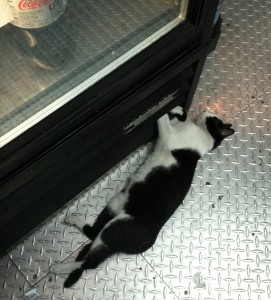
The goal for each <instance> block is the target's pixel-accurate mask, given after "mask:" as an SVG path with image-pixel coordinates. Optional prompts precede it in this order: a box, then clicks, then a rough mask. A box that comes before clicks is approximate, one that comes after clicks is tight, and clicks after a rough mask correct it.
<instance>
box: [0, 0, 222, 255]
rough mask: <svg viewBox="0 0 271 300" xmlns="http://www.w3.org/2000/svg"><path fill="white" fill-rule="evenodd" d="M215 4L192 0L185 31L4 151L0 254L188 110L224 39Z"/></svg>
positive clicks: (0, 161)
mask: <svg viewBox="0 0 271 300" xmlns="http://www.w3.org/2000/svg"><path fill="white" fill-rule="evenodd" d="M217 4H218V1H206V0H190V4H189V9H188V18H187V20H186V21H185V22H184V23H182V24H180V25H179V26H177V27H176V28H175V29H173V30H172V31H171V32H169V33H168V34H167V35H165V36H164V37H162V38H161V39H159V40H158V41H157V42H155V43H154V44H152V45H151V46H149V47H148V48H147V49H145V50H143V51H142V52H141V53H140V54H138V55H137V56H135V57H134V58H132V59H131V60H129V61H128V62H126V63H125V64H124V65H122V66H121V67H119V68H118V69H117V70H115V71H113V72H112V73H111V74H109V75H108V76H107V77H105V78H104V79H102V80H100V81H99V82H97V83H96V84H95V85H94V86H92V87H90V88H89V89H88V90H86V91H85V92H83V93H82V94H80V95H79V96H77V97H76V98H75V99H73V100H72V101H70V102H69V103H67V104H66V105H65V106H63V107H61V108H60V109H58V110H57V111H55V112H54V113H52V114H51V115H50V116H48V117H46V118H45V119H44V120H42V121H41V122H39V123H38V124H37V125H35V126H33V127H32V128H30V129H29V130H28V131H27V132H25V133H23V134H22V135H21V136H19V137H18V138H16V139H14V140H13V141H11V142H10V143H9V144H7V145H6V146H4V147H3V148H2V149H1V150H0V235H1V236H2V237H4V238H2V240H1V243H0V253H4V252H5V251H6V250H7V249H8V248H9V247H10V246H11V245H13V244H14V243H16V242H17V240H18V239H19V238H21V237H22V236H23V235H25V234H26V233H27V232H29V231H30V230H31V229H33V227H34V226H37V225H38V224H39V223H40V222H41V221H43V220H44V219H45V218H47V217H48V216H49V215H50V214H52V213H53V212H55V211H56V210H58V209H59V208H60V207H61V206H63V204H64V203H66V202H67V201H68V200H70V199H71V198H72V197H73V196H75V195H76V194H77V193H78V192H80V191H81V190H82V189H84V188H86V187H87V186H88V185H89V184H90V183H91V182H93V181H94V180H95V179H96V178H98V177H99V176H101V175H102V174H103V173H104V172H105V171H107V170H108V169H109V168H111V167H112V166H114V165H115V164H116V163H117V162H118V161H120V160H121V159H122V158H124V157H125V156H126V155H128V154H129V153H131V151H133V150H134V149H135V148H136V147H138V146H139V145H141V144H143V143H145V142H147V141H149V140H150V139H152V138H153V137H154V136H155V134H156V125H155V123H156V122H155V121H156V120H157V118H158V117H160V116H161V115H162V114H164V113H166V112H167V111H168V110H169V109H171V108H172V107H174V106H175V105H177V104H180V103H182V104H183V105H185V106H186V108H187V109H188V108H189V107H190V104H191V101H192V98H193V95H194V91H195V88H196V85H197V83H198V80H199V77H200V74H201V71H202V68H203V65H204V62H205V59H206V56H207V54H208V53H209V52H210V50H211V49H213V48H214V46H215V44H216V41H217V37H218V36H219V33H220V25H221V24H220V23H218V24H217V25H216V28H215V29H214V28H213V19H214V16H215V12H216V8H217ZM127 74H128V76H127ZM105 87H106V88H105ZM166 97H169V98H168V100H167V101H166V102H165V98H166ZM163 101H164V103H165V104H163V105H161V104H159V103H161V102H163ZM154 107H157V109H153V108H154ZM149 111H151V112H152V113H151V114H149V113H148V112H149ZM144 114H147V115H149V117H148V118H146V120H144V119H143V120H144V122H143V123H142V124H140V125H139V126H138V127H133V126H128V125H127V124H130V123H131V122H132V120H135V119H137V118H139V116H140V115H144ZM127 128H129V130H127ZM128 131H129V132H128ZM7 232H9V234H6V233H7Z"/></svg>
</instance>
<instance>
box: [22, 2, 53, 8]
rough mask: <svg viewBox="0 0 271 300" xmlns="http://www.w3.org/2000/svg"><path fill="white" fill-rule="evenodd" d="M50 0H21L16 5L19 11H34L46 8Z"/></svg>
mask: <svg viewBox="0 0 271 300" xmlns="http://www.w3.org/2000/svg"><path fill="white" fill-rule="evenodd" d="M51 2H52V0H22V1H20V2H19V4H18V8H19V9H20V10H29V9H36V8H40V7H43V6H47V5H49V4H50V3H51Z"/></svg>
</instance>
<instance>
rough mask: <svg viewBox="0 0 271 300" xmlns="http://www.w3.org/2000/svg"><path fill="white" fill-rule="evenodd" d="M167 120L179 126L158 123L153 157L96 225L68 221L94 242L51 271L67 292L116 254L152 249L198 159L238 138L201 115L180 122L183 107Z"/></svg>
mask: <svg viewBox="0 0 271 300" xmlns="http://www.w3.org/2000/svg"><path fill="white" fill-rule="evenodd" d="M169 116H170V117H171V118H172V119H173V120H172V121H171V122H173V123H174V122H175V123H176V124H175V125H172V124H171V123H170V120H169V117H168V115H166V116H163V117H162V118H161V119H159V121H158V128H159V139H158V142H157V144H156V146H155V148H154V151H153V153H152V154H151V155H150V157H149V158H148V159H147V160H146V162H145V163H144V164H143V166H142V167H141V168H140V169H139V171H138V172H137V173H136V174H134V175H132V177H131V179H130V181H129V182H128V184H127V186H126V188H125V189H124V190H122V191H121V192H120V193H119V194H118V195H116V196H115V197H114V198H113V199H112V200H111V201H110V202H109V203H108V205H107V206H106V207H105V208H104V210H103V211H102V212H101V214H100V215H99V216H98V217H97V220H96V221H95V223H94V225H93V226H90V225H88V224H83V223H82V220H81V221H80V220H77V219H76V218H75V217H72V216H71V217H68V218H67V223H69V224H71V225H74V226H77V227H78V228H79V229H80V230H82V231H83V232H84V233H85V235H86V236H87V237H88V238H89V239H90V240H91V241H93V242H92V243H90V244H88V245H87V246H85V247H84V248H83V250H82V251H81V252H80V253H79V255H78V257H77V260H76V262H73V263H70V264H57V265H53V266H52V267H51V270H52V272H54V273H57V274H60V273H66V272H69V273H70V275H69V276H68V278H67V279H66V281H65V283H64V286H65V287H70V286H72V285H73V284H74V283H75V282H76V281H77V280H78V279H79V278H80V276H81V275H82V272H83V271H84V270H85V269H93V268H96V267H97V266H98V265H99V264H100V263H101V262H102V261H104V260H105V259H106V258H107V257H108V256H110V255H112V254H114V253H117V252H124V253H128V254H136V253H141V252H143V251H146V250H147V249H149V248H150V247H151V246H152V245H153V244H154V242H155V240H156V238H157V235H158V233H159V231H160V230H161V228H162V226H163V225H164V224H165V222H166V221H167V220H168V219H169V218H170V217H171V216H172V214H173V213H174V211H175V210H176V209H177V208H178V206H179V205H180V204H182V202H183V199H184V198H185V196H186V194H187V192H188V190H189V188H190V186H191V183H192V180H193V176H194V172H195V169H196V165H197V162H198V160H199V158H200V157H201V156H203V155H204V154H205V153H206V152H208V151H209V150H211V149H213V148H215V147H217V146H218V145H219V144H220V143H221V141H222V140H223V139H224V138H225V137H227V136H229V135H231V134H233V133H234V130H233V129H232V128H230V127H231V125H230V124H224V123H223V122H222V121H221V120H219V119H218V118H217V117H216V116H214V115H211V114H209V113H203V114H201V115H200V116H199V117H198V119H197V121H196V124H194V123H191V122H184V123H182V122H180V121H184V120H185V118H186V114H184V113H183V111H182V109H181V108H180V107H177V108H175V109H174V110H173V111H172V112H171V113H170V114H169ZM177 119H178V120H179V122H177ZM182 139H183V140H182Z"/></svg>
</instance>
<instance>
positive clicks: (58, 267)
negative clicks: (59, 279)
mask: <svg viewBox="0 0 271 300" xmlns="http://www.w3.org/2000/svg"><path fill="white" fill-rule="evenodd" d="M50 272H51V273H54V274H56V275H59V274H65V273H66V272H65V268H64V267H63V264H54V265H51V267H50Z"/></svg>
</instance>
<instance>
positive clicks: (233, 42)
mask: <svg viewBox="0 0 271 300" xmlns="http://www.w3.org/2000/svg"><path fill="white" fill-rule="evenodd" d="M270 11H271V2H270V1H262V2H261V4H259V2H257V1H249V2H248V1H237V0H229V1H226V2H225V4H224V12H223V17H224V26H223V33H222V36H221V39H220V41H219V44H218V47H217V49H216V51H214V52H213V53H211V54H210V56H209V58H208V60H207V63H206V65H205V69H204V72H203V74H202V77H201V80H200V83H199V86H198V89H197V92H196V95H195V102H194V104H193V107H192V109H191V114H192V115H194V114H196V113H197V112H198V111H199V110H202V109H204V108H205V107H208V108H209V109H212V110H214V111H216V112H217V113H219V114H220V115H222V116H223V117H224V118H225V119H227V120H231V121H232V122H233V124H234V128H235V129H236V134H235V135H233V136H231V137H230V139H228V140H227V141H224V142H223V144H222V146H220V147H219V148H218V149H217V150H216V151H214V152H212V153H209V154H208V155H206V156H205V157H204V158H203V159H202V160H201V161H200V163H199V164H198V167H197V170H196V174H195V178H194V181H193V184H192V187H191V189H190V192H189V194H188V195H187V197H186V199H185V201H184V205H183V206H181V207H180V208H179V209H178V210H177V211H176V213H175V214H174V216H172V218H171V219H170V220H169V221H168V222H167V223H166V224H165V226H164V227H163V229H162V231H161V232H160V235H159V237H158V239H157V242H156V244H155V245H154V246H153V248H152V249H150V250H148V251H147V252H145V253H144V254H143V255H134V256H131V255H130V256H127V255H124V254H120V255H117V256H112V257H111V258H110V259H108V260H107V261H105V262H104V263H103V264H102V265H101V266H99V267H98V268H97V269H96V270H93V271H89V272H86V273H84V275H83V277H82V279H80V281H79V282H78V284H76V286H75V287H74V288H73V289H68V290H63V288H62V286H63V285H62V284H63V281H64V277H61V276H59V277H55V276H53V275H52V274H50V273H49V265H50V264H51V263H53V262H59V261H63V260H66V259H70V258H71V257H72V256H74V255H76V251H78V249H79V248H80V247H81V246H82V244H83V243H85V242H86V239H85V237H84V236H82V235H81V234H80V233H79V232H78V231H77V230H76V229H74V228H71V227H67V226H66V225H65V224H64V223H63V219H64V216H65V214H66V213H75V214H79V215H80V216H81V217H82V218H85V219H87V220H88V221H89V222H90V223H91V222H93V220H94V219H95V217H96V215H97V214H98V213H99V212H100V211H101V209H102V208H103V206H104V205H105V204H106V202H107V201H108V199H110V198H111V197H112V196H114V195H115V194H116V193H117V192H118V191H119V190H120V189H121V188H122V187H123V186H124V184H125V181H126V179H127V177H128V176H129V174H130V173H132V172H134V171H135V170H136V169H137V167H138V166H139V165H140V164H141V163H142V161H143V160H144V158H145V157H146V155H147V153H148V146H146V147H141V148H140V149H138V150H137V151H135V152H134V153H133V154H131V156H130V157H128V158H127V159H125V160H124V161H123V162H121V163H120V164H119V165H118V166H116V167H115V168H114V169H113V170H111V171H110V172H109V173H108V174H106V175H105V176H104V177H103V178H102V179H101V180H99V181H97V182H96V183H94V184H93V185H91V187H89V188H88V189H87V190H85V191H83V192H82V193H81V194H80V195H78V196H77V197H76V199H74V200H73V201H72V202H71V203H70V204H69V205H68V206H67V207H65V208H64V209H63V211H61V212H59V213H58V214H57V215H56V216H55V217H53V218H51V219H50V220H49V221H48V222H47V223H45V224H43V225H41V227H40V228H39V229H38V230H37V231H36V232H35V233H34V234H32V235H30V236H29V237H28V238H27V239H26V240H25V241H23V242H22V243H21V244H19V245H18V246H17V247H16V248H14V249H13V250H12V251H11V252H10V253H9V255H7V256H6V257H4V258H3V259H2V260H1V261H0V299H21V298H23V295H24V293H25V292H26V291H28V290H31V289H33V288H35V289H37V291H38V293H39V295H40V296H41V299H143V298H144V299H148V300H149V299H152V300H154V299H157V300H158V299H187V300H188V299H189V300H191V299H197V300H199V299H206V300H207V299H208V300H210V299H214V300H226V299H227V300H229V299H233V300H236V299H238V300H243V299H257V300H265V299H270V298H271V274H270V267H271V254H270V252H271V238H270V234H271V230H270V228H271V226H270V225H271V221H270V216H271V204H270V200H271V192H270V184H271V176H270V173H271V172H270V171H271V170H270V169H271V138H270V136H271V125H270V120H271V100H270V98H271V84H270V83H271V77H270V74H271V72H270V71H271V59H270V53H271V52H270V51H271V45H270V43H269V35H270V33H269V32H271V21H269V20H271V19H270V16H269V15H270ZM269 87H270V88H269Z"/></svg>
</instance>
